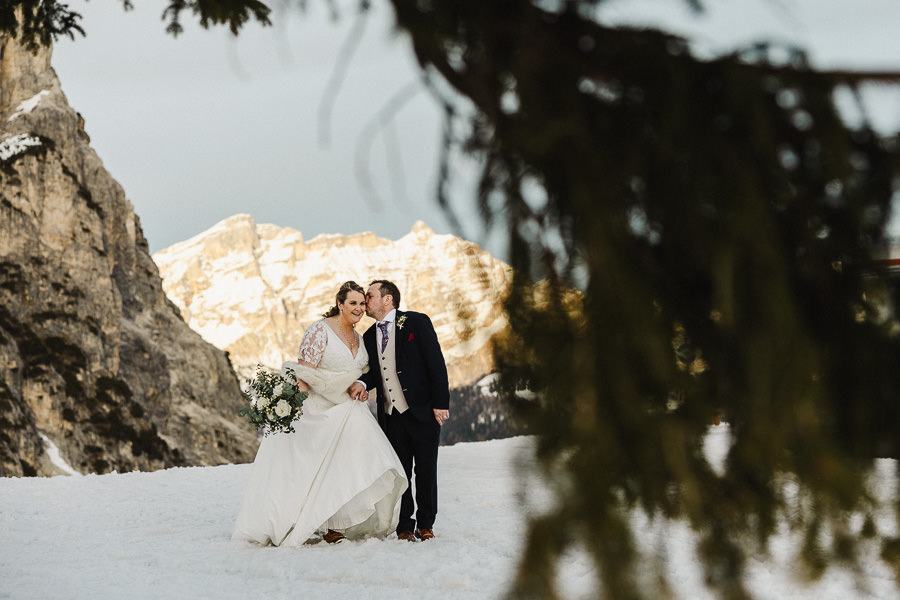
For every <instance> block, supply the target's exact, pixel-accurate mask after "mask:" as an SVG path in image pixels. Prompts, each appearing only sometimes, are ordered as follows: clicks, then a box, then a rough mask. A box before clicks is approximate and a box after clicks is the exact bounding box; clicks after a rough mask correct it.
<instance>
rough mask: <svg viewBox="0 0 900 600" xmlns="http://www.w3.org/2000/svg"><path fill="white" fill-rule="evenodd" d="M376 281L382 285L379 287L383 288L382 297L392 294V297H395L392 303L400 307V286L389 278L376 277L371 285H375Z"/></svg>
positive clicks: (395, 306)
mask: <svg viewBox="0 0 900 600" xmlns="http://www.w3.org/2000/svg"><path fill="white" fill-rule="evenodd" d="M376 283H377V284H378V285H380V286H381V287H380V288H379V289H380V290H381V297H382V298H384V297H385V296H387V295H388V294H390V295H391V298H393V300H392V301H391V304H393V305H394V308H400V288H398V287H397V286H396V285H394V283H393V282H392V281H388V280H387V279H376V280H375V281H373V282H372V283H370V284H369V285H370V286H371V285H375V284H376Z"/></svg>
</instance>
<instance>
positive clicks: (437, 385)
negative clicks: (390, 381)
mask: <svg viewBox="0 0 900 600" xmlns="http://www.w3.org/2000/svg"><path fill="white" fill-rule="evenodd" d="M403 317H406V320H405V321H404V323H403V327H402V329H401V328H400V327H399V325H398V324H397V323H394V332H393V335H394V336H395V341H394V348H395V350H396V352H397V359H396V360H397V377H398V379H399V380H400V386H401V387H402V388H403V397H404V398H406V403H407V404H409V410H410V411H412V413H413V415H414V416H415V417H416V418H417V419H418V420H420V421H423V422H428V421H429V420H434V409H435V408H440V409H449V408H450V384H449V382H448V380H447V365H446V363H445V362H444V355H443V353H442V352H441V345H440V343H439V342H438V339H437V334H436V333H435V332H434V325H432V323H431V319H429V318H428V315H425V314H422V313H418V312H412V311H408V312H403V311H399V310H398V311H397V321H398V322H399V321H400V319H402V318H403ZM376 329H377V327H376V326H375V325H373V326H371V327H369V329H367V330H366V332H365V333H364V334H363V343H364V344H365V346H366V352H368V353H369V371H368V372H367V373H364V374H363V375H362V377H361V380H362V381H363V382H364V383H365V384H366V389H372V388H377V389H378V422H379V424H381V425H382V427H383V426H384V417H385V414H384V404H383V402H384V399H385V398H387V394H386V393H385V391H384V379H383V378H382V377H381V364H380V363H379V362H378V354H379V352H380V349H379V348H377V347H376V346H377V344H378V337H377V336H376V335H375V330H376Z"/></svg>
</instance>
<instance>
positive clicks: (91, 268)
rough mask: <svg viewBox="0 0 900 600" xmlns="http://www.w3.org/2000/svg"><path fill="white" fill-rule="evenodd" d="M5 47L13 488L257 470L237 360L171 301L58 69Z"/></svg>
mask: <svg viewBox="0 0 900 600" xmlns="http://www.w3.org/2000/svg"><path fill="white" fill-rule="evenodd" d="M50 52H51V51H50V49H46V50H43V51H41V52H39V53H38V54H35V55H32V54H30V53H29V52H27V51H26V50H24V49H23V48H22V47H21V46H20V45H19V44H18V43H17V41H16V40H15V39H13V38H9V37H2V36H0V475H44V474H52V473H54V472H55V467H54V465H53V464H52V463H51V461H50V460H49V459H48V455H47V453H46V452H45V449H44V442H43V441H42V437H41V434H43V435H44V436H46V438H48V439H49V440H50V441H52V442H53V443H55V445H56V446H58V448H59V452H60V455H61V457H62V458H63V459H64V460H65V461H66V462H67V463H68V464H69V465H71V466H72V467H73V468H74V469H75V470H76V471H79V472H82V473H87V472H98V473H102V472H107V471H111V470H118V471H130V470H133V469H141V470H151V469H158V468H162V467H167V466H172V465H211V464H220V463H226V462H242V461H247V460H250V459H252V457H253V454H254V452H255V450H256V436H255V434H254V433H253V432H252V431H251V430H250V429H249V428H248V427H247V426H246V425H245V424H244V423H241V422H239V421H238V418H237V416H236V412H237V410H238V408H239V407H240V404H241V398H240V394H239V387H238V381H237V378H236V376H235V374H234V372H233V370H232V369H231V366H230V365H229V363H228V360H227V357H226V356H225V355H224V354H223V353H222V352H221V351H220V350H218V349H216V348H215V347H213V346H211V345H210V344H208V343H207V342H205V341H204V340H203V339H202V338H201V337H200V336H199V335H198V334H196V333H195V332H193V331H192V330H191V329H190V328H189V327H188V326H187V325H186V324H185V323H184V321H183V320H182V319H181V317H180V316H179V313H178V309H177V308H176V307H175V306H174V305H173V304H172V303H171V302H169V301H168V299H167V298H166V296H165V294H164V293H163V289H162V283H161V280H160V277H159V273H158V271H157V268H156V265H155V264H154V262H153V260H152V259H151V258H150V256H149V253H148V247H147V243H146V240H145V239H144V237H143V234H142V232H141V226H140V221H139V219H138V217H137V216H136V215H135V214H134V210H133V208H132V206H131V204H130V203H129V201H128V200H127V199H126V197H125V194H124V192H123V190H122V188H121V187H120V186H119V185H118V184H117V183H116V181H115V180H113V179H112V177H111V176H110V174H109V173H107V172H106V170H105V169H104V168H103V164H102V162H101V161H100V159H99V158H98V156H97V155H96V153H95V152H94V151H93V150H92V149H91V147H90V146H89V143H88V141H89V140H88V136H87V134H86V133H85V132H84V129H83V121H82V119H81V118H80V116H79V115H78V113H76V112H75V111H74V110H73V109H72V108H71V107H70V106H69V105H68V103H67V101H66V98H65V96H64V95H63V93H62V91H61V89H60V83H59V81H58V79H57V77H56V74H55V73H54V71H53V69H52V68H51V67H50Z"/></svg>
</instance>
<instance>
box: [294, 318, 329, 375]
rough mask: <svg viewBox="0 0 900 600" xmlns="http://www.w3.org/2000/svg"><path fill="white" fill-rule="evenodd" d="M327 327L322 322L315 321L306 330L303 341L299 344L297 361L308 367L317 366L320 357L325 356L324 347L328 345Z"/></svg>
mask: <svg viewBox="0 0 900 600" xmlns="http://www.w3.org/2000/svg"><path fill="white" fill-rule="evenodd" d="M326 327H328V325H326V324H325V322H324V321H316V322H315V323H313V324H312V325H310V326H309V327H308V328H307V329H306V333H304V334H303V341H302V342H300V351H299V352H298V353H297V359H298V360H299V361H300V362H305V363H308V364H310V365H315V366H318V365H319V361H321V360H322V355H323V354H325V346H326V345H327V344H328V332H327V331H325V328H326Z"/></svg>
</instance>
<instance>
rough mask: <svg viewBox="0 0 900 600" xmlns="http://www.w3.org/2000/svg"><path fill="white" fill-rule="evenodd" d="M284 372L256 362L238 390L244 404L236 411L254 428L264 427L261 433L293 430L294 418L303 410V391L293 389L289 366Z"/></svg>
mask: <svg viewBox="0 0 900 600" xmlns="http://www.w3.org/2000/svg"><path fill="white" fill-rule="evenodd" d="M286 372H287V376H286V377H285V376H283V375H280V374H277V373H270V372H269V371H266V370H265V369H264V368H263V367H262V366H261V365H258V368H257V371H256V377H254V378H252V379H247V389H246V391H241V394H242V395H243V396H244V399H245V400H246V401H247V405H246V406H244V407H243V408H241V410H240V411H239V412H238V414H239V415H240V416H242V417H247V418H248V419H249V421H250V424H251V425H253V427H254V428H256V429H259V428H260V427H262V428H263V429H264V434H265V435H270V434H273V433H282V432H283V433H293V432H294V419H296V418H298V417H299V416H300V415H302V414H303V409H302V406H303V401H304V400H306V397H307V396H309V394H308V393H307V392H302V391H300V390H299V389H297V384H296V378H295V377H294V372H293V371H292V370H291V369H287V370H286Z"/></svg>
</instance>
